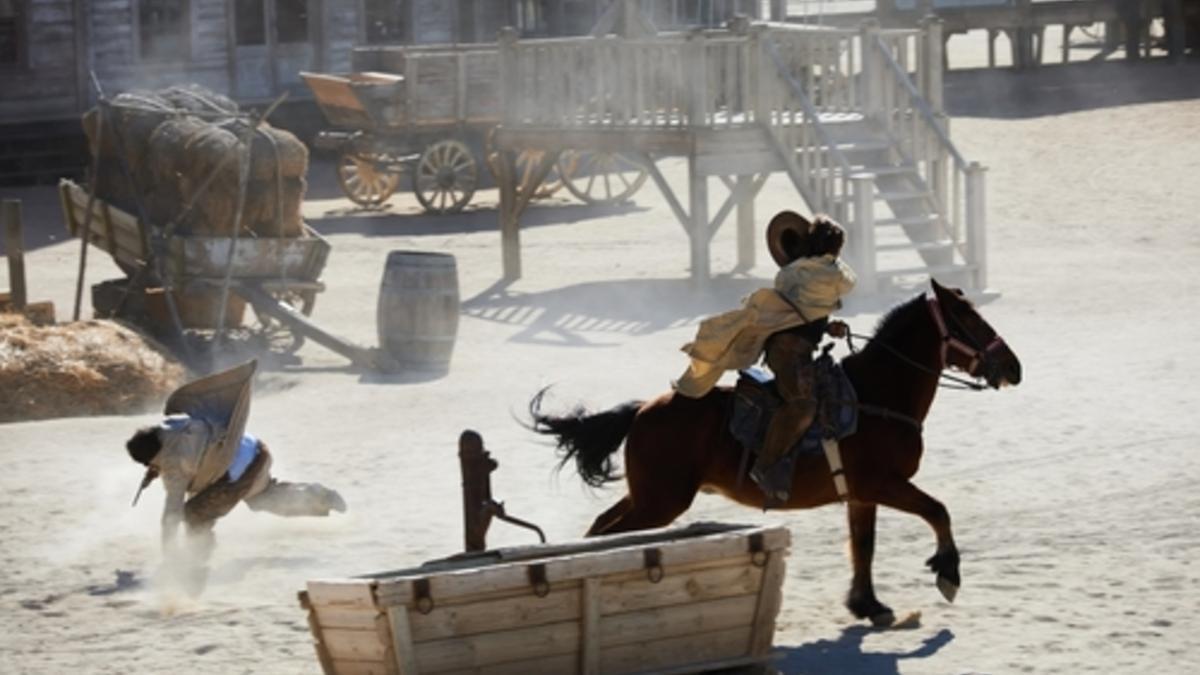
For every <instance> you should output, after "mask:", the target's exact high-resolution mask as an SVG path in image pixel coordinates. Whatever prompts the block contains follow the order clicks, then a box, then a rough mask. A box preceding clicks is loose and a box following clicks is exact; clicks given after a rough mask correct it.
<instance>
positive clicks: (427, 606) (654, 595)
mask: <svg viewBox="0 0 1200 675" xmlns="http://www.w3.org/2000/svg"><path fill="white" fill-rule="evenodd" d="M789 543H790V535H789V532H788V530H787V529H786V528H781V527H772V528H764V527H752V526H742V525H728V524H719V523H698V524H694V525H691V526H688V527H684V528H675V529H668V530H657V531H651V532H644V533H637V534H622V535H612V536H605V537H596V538H592V539H587V540H581V541H577V542H571V543H564V544H557V545H536V546H526V547H516V548H502V549H496V550H491V551H484V552H479V553H468V554H462V555H458V556H454V557H451V558H447V559H444V560H437V561H432V562H429V563H426V564H425V565H422V566H421V567H417V568H413V569H406V570H400V571H395V572H383V573H379V574H370V575H365V576H361V577H355V578H347V579H322V580H315V581H309V582H308V584H307V589H306V590H304V591H302V592H301V593H300V605H301V607H302V608H303V609H304V610H306V611H307V612H308V622H309V627H310V629H311V630H312V633H313V637H314V638H315V639H316V645H315V646H316V651H317V656H318V658H319V660H320V662H321V667H322V669H323V670H324V672H325V673H327V674H336V675H366V674H368V673H379V674H390V675H413V674H415V673H422V674H424V673H468V672H469V673H488V674H490V675H500V674H512V675H518V674H519V675H529V674H532V673H554V674H556V675H569V674H572V673H579V674H581V675H582V674H587V675H593V674H599V673H604V674H605V675H615V674H626V673H672V672H703V671H709V670H718V669H728V668H737V667H742V666H747V667H751V666H756V665H762V664H764V663H765V662H766V661H767V660H769V658H770V650H771V644H772V639H773V636H774V633H775V618H776V615H777V614H778V612H779V608H780V602H781V595H782V585H783V576H784V559H785V557H786V556H787V553H788V546H789Z"/></svg>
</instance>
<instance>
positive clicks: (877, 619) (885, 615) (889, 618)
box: [871, 609, 896, 628]
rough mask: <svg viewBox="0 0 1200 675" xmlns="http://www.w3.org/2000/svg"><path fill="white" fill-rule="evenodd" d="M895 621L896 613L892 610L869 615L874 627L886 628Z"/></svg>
mask: <svg viewBox="0 0 1200 675" xmlns="http://www.w3.org/2000/svg"><path fill="white" fill-rule="evenodd" d="M894 623H896V613H895V612H893V611H892V610H890V609H889V610H887V611H884V612H880V613H878V614H873V615H871V625H872V626H874V627H876V628H887V627H889V626H891V625H892V624H894Z"/></svg>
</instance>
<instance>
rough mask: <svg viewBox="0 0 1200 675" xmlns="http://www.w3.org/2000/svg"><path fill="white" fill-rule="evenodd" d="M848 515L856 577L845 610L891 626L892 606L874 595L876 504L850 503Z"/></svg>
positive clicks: (892, 617) (874, 622)
mask: <svg viewBox="0 0 1200 675" xmlns="http://www.w3.org/2000/svg"><path fill="white" fill-rule="evenodd" d="M847 506H848V508H847V510H846V515H847V516H848V520H849V521H850V562H851V564H852V565H853V566H854V578H853V579H852V580H851V582H850V593H849V594H848V595H847V596H846V609H848V610H850V613H851V614H853V615H854V616H856V617H858V618H860V619H869V620H870V621H871V623H872V624H873V625H875V626H890V625H892V624H893V623H895V621H896V615H895V614H894V613H893V612H892V610H891V608H889V607H888V606H887V605H884V604H883V603H881V602H879V599H878V598H876V597H875V586H874V584H873V583H872V581H871V561H872V559H873V558H874V556H875V512H876V510H877V507H876V506H875V505H874V504H861V503H857V502H851V503H850V504H848V505H847Z"/></svg>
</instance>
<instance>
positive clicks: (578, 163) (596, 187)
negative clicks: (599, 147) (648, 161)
mask: <svg viewBox="0 0 1200 675" xmlns="http://www.w3.org/2000/svg"><path fill="white" fill-rule="evenodd" d="M558 165H559V172H560V173H561V174H562V175H563V176H565V177H566V180H564V181H563V184H564V185H566V187H567V190H569V191H570V192H571V194H573V195H575V196H576V197H578V198H579V199H580V200H582V201H583V202H585V203H588V204H596V205H608V204H620V203H621V202H624V201H626V200H628V199H629V198H630V197H632V196H633V193H635V192H637V191H638V189H639V188H641V187H642V185H643V184H644V183H645V182H646V176H647V172H646V168H645V167H644V166H642V165H641V163H640V162H636V161H634V160H632V159H630V158H629V157H626V156H625V155H622V154H620V153H616V152H580V151H577V150H567V151H565V152H563V154H562V156H560V157H559V158H558Z"/></svg>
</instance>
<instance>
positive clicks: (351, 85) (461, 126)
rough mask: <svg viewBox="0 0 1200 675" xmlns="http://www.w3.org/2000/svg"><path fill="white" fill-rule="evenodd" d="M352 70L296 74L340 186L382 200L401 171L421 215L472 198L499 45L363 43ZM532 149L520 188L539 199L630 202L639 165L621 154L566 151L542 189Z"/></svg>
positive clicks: (485, 141) (371, 201)
mask: <svg viewBox="0 0 1200 675" xmlns="http://www.w3.org/2000/svg"><path fill="white" fill-rule="evenodd" d="M354 64H355V67H356V68H359V72H354V73H348V74H325V73H307V72H306V73H301V77H302V78H303V79H304V81H305V83H306V84H307V85H308V87H309V89H311V90H312V92H313V95H314V97H315V98H316V101H317V105H318V106H319V107H320V108H321V111H322V113H323V114H324V115H325V119H326V120H327V121H328V122H329V124H330V125H331V126H332V127H333V128H332V129H329V130H326V131H322V132H321V133H319V134H318V135H317V138H316V142H315V145H317V147H319V148H323V149H328V150H334V151H336V152H338V153H339V158H338V165H337V174H338V180H339V182H340V184H341V187H342V190H343V192H345V194H346V196H347V197H349V198H350V199H351V200H352V201H354V202H355V203H358V204H361V205H364V206H374V205H378V204H382V203H383V202H385V201H386V200H387V199H388V197H390V196H391V195H392V193H393V192H395V190H396V188H397V187H398V186H399V184H400V176H401V173H402V172H403V171H406V170H407V171H409V172H411V174H412V189H413V192H414V193H415V195H416V197H417V200H418V201H419V202H420V203H421V205H422V206H423V207H424V208H425V209H426V210H427V211H429V212H434V213H453V212H457V211H460V210H462V208H463V207H465V206H466V205H467V204H468V203H469V202H470V200H471V197H472V195H473V194H474V192H475V189H476V187H477V186H478V185H479V183H480V170H481V169H480V167H481V165H488V166H489V168H490V167H491V165H490V163H489V162H487V161H483V159H484V158H487V157H489V156H490V155H491V152H492V149H491V148H490V143H489V134H490V132H491V131H492V130H493V129H494V128H495V127H496V125H497V124H498V123H499V121H500V117H501V115H500V111H501V97H502V95H503V93H502V92H501V91H500V72H499V70H500V65H499V48H498V47H497V45H495V44H456V45H427V46H420V47H395V46H389V47H361V48H356V49H355V50H354ZM541 156H542V153H541V152H540V151H527V152H522V153H520V154H519V155H518V157H517V161H516V166H517V171H518V181H517V185H518V190H529V189H533V190H535V193H534V197H547V196H549V195H551V194H553V193H554V192H555V191H556V190H558V189H559V188H560V187H566V188H567V190H568V191H570V192H571V193H572V194H573V195H575V196H576V197H578V198H579V199H581V200H583V201H584V202H586V203H590V204H611V203H619V202H622V201H625V200H627V199H629V198H630V197H631V196H632V195H633V194H634V193H635V192H636V191H637V190H638V189H639V188H640V187H641V186H642V185H643V184H644V183H645V181H646V171H645V169H644V168H643V167H642V166H641V165H640V164H638V163H637V162H634V161H632V160H630V159H628V158H625V157H623V156H621V155H616V154H612V153H604V152H584V151H569V152H566V153H563V154H562V156H561V157H560V158H559V160H558V162H557V164H556V166H555V171H553V172H552V173H551V175H549V176H548V177H547V178H546V179H545V180H544V181H543V182H542V183H541V184H540V185H537V186H531V185H529V183H531V182H532V180H531V178H532V175H533V174H534V172H535V168H536V167H537V165H538V163H539V162H540V161H541Z"/></svg>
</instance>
